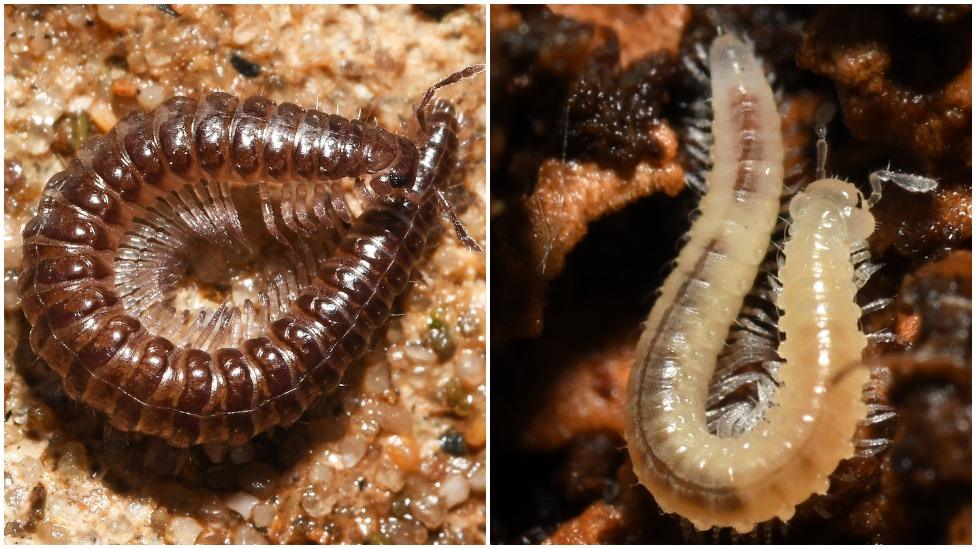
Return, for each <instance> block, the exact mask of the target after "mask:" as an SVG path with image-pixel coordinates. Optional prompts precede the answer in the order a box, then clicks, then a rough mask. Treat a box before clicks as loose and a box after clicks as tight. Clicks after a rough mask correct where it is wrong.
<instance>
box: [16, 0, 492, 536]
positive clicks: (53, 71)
mask: <svg viewBox="0 0 976 549" xmlns="http://www.w3.org/2000/svg"><path fill="white" fill-rule="evenodd" d="M4 16H5V20H6V21H5V22H6V32H7V35H6V37H5V50H4V60H5V67H6V70H5V75H4V76H5V79H4V89H5V104H4V113H5V116H4V125H5V129H6V134H5V141H4V148H5V156H4V160H5V180H4V182H5V190H6V194H5V203H4V214H5V217H4V231H5V232H4V244H5V247H4V266H5V296H4V297H5V325H6V329H5V334H4V336H5V340H4V341H5V356H4V358H5V363H4V366H5V367H4V397H5V398H4V414H5V415H4V417H5V423H4V452H5V457H4V487H5V490H4V495H5V506H4V511H5V513H4V517H5V526H4V539H5V541H6V542H8V543H164V542H167V543H193V542H198V543H224V542H236V543H265V542H272V543H275V542H279V543H283V542H293V543H295V542H298V543H303V542H304V543H316V542H321V543H336V542H346V543H367V542H369V543H431V542H441V543H483V542H484V540H485V526H486V524H485V490H486V486H485V484H486V470H485V466H486V463H485V462H486V458H485V443H486V432H485V401H486V395H485V335H484V333H485V306H486V304H485V281H484V278H485V256H484V255H483V254H477V253H474V252H471V251H469V250H466V249H465V248H463V247H462V246H461V245H460V244H459V243H458V242H457V240H456V239H455V238H454V236H453V232H452V231H450V230H444V231H442V233H441V234H440V235H439V236H437V237H436V238H435V243H436V248H435V249H434V250H433V251H432V252H431V253H430V254H429V256H428V258H427V259H426V260H425V261H424V263H423V264H422V266H421V268H420V273H419V276H418V277H417V278H418V283H417V284H416V285H415V286H414V287H413V288H412V289H411V290H410V291H409V293H408V294H407V295H406V296H405V297H404V298H403V299H402V300H401V305H400V311H401V312H402V315H400V316H397V317H395V319H394V320H393V321H392V322H391V323H390V326H389V328H388V329H387V331H386V332H385V333H384V334H383V335H382V336H380V340H379V341H377V342H376V344H375V345H374V351H373V352H371V353H370V354H369V355H368V356H367V358H366V359H365V360H364V361H363V364H362V365H361V367H359V368H353V370H356V371H355V372H353V373H352V375H351V376H349V378H348V379H347V380H346V382H347V383H346V384H345V385H344V386H343V388H342V389H341V390H340V391H339V392H338V393H337V394H336V395H335V396H333V397H331V398H327V399H322V400H323V401H324V402H322V403H321V404H320V405H318V406H316V407H315V408H314V409H313V410H310V411H309V412H308V413H307V414H306V416H305V417H303V419H302V420H301V421H300V422H299V423H297V424H296V425H295V426H293V427H290V428H288V429H276V430H273V431H271V432H269V433H266V434H263V435H260V436H258V437H256V438H255V439H253V440H252V441H250V442H249V443H246V444H244V445H243V446H240V447H234V448H229V447H226V446H224V445H207V446H205V447H196V448H191V449H189V450H176V449H174V448H171V447H169V446H167V445H166V444H165V443H162V442H161V441H158V440H155V439H152V438H151V437H140V436H137V435H136V436H133V435H127V434H124V433H119V432H117V431H114V430H112V429H110V428H107V427H106V424H105V422H104V420H103V419H102V418H100V417H98V416H97V415H95V414H93V413H92V412H90V411H89V410H88V409H87V408H84V407H81V406H78V405H77V404H75V403H73V402H72V401H71V400H70V399H68V398H67V397H66V396H65V395H64V393H63V391H62V389H61V387H60V381H59V379H58V378H57V376H56V375H54V374H53V373H52V372H51V371H50V370H49V369H48V368H47V367H46V365H44V364H43V363H41V362H39V361H38V360H37V359H36V357H34V355H33V354H32V353H31V351H30V349H29V345H28V344H27V340H26V336H27V330H28V326H27V324H26V321H25V320H24V318H23V315H22V314H21V312H20V309H19V305H18V304H17V301H16V291H15V287H16V278H17V273H18V270H19V268H20V259H21V252H20V244H21V242H20V237H19V234H20V232H21V230H22V227H23V225H24V223H26V222H27V220H29V219H30V217H31V215H32V213H33V210H34V207H35V205H36V203H37V200H38V198H39V196H40V193H41V190H42V189H43V185H44V183H45V182H46V181H47V179H48V178H49V177H50V176H51V175H52V174H54V173H56V172H57V171H59V170H60V169H62V166H63V165H64V162H65V160H66V159H67V158H70V155H71V153H72V152H73V150H74V149H75V148H76V147H77V146H78V145H79V144H80V143H81V142H82V141H83V140H84V139H85V138H86V137H87V136H89V135H92V134H94V133H98V132H104V131H107V130H109V129H111V127H112V126H113V125H114V123H115V122H116V121H117V120H118V119H119V118H120V117H121V116H124V115H125V114H126V113H128V112H130V111H132V110H133V109H137V108H141V109H152V108H155V107H156V106H157V105H158V104H159V103H160V102H161V101H163V100H164V99H166V98H168V97H170V96H172V95H177V94H183V95H189V96H194V97H199V96H200V95H202V94H204V93H206V92H209V91H215V90H222V91H229V92H231V93H234V94H237V95H239V96H247V95H251V94H257V93H260V94H264V95H266V96H268V97H270V98H271V99H273V100H275V101H291V102H293V103H297V104H298V105H302V106H306V107H314V106H318V107H319V108H321V109H322V110H326V111H334V110H336V109H338V112H339V113H340V114H342V115H344V116H347V117H350V118H352V117H356V116H357V114H358V113H359V112H360V109H368V110H369V111H370V112H371V113H372V114H373V115H374V116H375V119H376V121H377V123H378V124H379V125H380V126H383V127H385V128H388V129H391V130H394V131H397V132H400V133H409V132H411V131H412V130H413V128H412V126H411V125H412V123H413V120H412V110H411V109H412V105H414V104H415V103H416V101H417V100H418V98H419V96H420V95H421V94H422V93H423V91H424V90H425V89H426V87H428V86H429V85H430V84H431V83H433V82H435V81H437V80H438V79H439V78H440V77H442V76H443V75H445V74H447V73H449V72H452V71H454V70H456V69H458V68H460V67H463V66H466V65H470V64H473V63H481V62H484V47H485V36H484V28H485V16H486V15H485V12H484V9H483V8H481V7H471V8H461V9H455V10H438V11H433V12H432V11H421V10H419V9H413V8H410V7H406V6H386V7H370V6H363V7H352V8H348V7H340V6H315V7H288V6H252V7H235V6H226V7H207V6H175V7H172V8H168V7H167V8H165V9H163V8H158V7H153V6H141V7H119V8H110V7H105V6H102V7H98V8H97V9H96V8H86V7H80V6H66V7H51V8H29V7H6V8H5V11H4ZM483 78H484V77H481V76H479V77H477V78H474V79H471V80H470V81H465V82H463V83H461V84H458V85H455V86H452V87H451V88H449V89H446V90H444V95H445V96H446V97H449V98H452V99H453V100H454V101H455V103H456V104H457V106H458V109H459V111H461V112H463V113H464V115H465V123H464V127H463V134H464V137H466V138H467V139H468V140H469V143H468V145H467V146H466V148H465V150H464V152H463V154H464V157H465V162H464V164H463V168H462V172H463V173H462V177H461V178H460V179H461V185H460V188H459V189H458V192H456V193H453V194H454V195H457V196H458V197H459V204H460V206H461V208H462V211H461V219H462V221H463V222H464V223H465V225H466V227H467V229H468V231H469V232H470V233H471V234H472V235H473V236H475V238H476V239H477V240H479V241H480V242H481V243H484V242H485V208H484V204H485V190H484V188H485V185H484V182H485V170H484V139H483V133H484V102H485V96H484V79H483Z"/></svg>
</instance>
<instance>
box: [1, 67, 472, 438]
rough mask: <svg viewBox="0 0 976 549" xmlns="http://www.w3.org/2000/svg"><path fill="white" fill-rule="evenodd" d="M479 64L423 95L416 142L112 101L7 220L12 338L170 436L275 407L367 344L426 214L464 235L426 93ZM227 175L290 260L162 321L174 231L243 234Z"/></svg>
mask: <svg viewBox="0 0 976 549" xmlns="http://www.w3.org/2000/svg"><path fill="white" fill-rule="evenodd" d="M481 70H482V67H481V66H474V67H469V68H467V69H464V70H462V71H459V72H457V73H454V74H453V75H451V76H449V77H448V78H446V79H444V80H442V81H441V82H439V83H437V84H435V85H434V86H433V87H432V88H431V89H430V90H429V91H428V93H427V94H426V95H425V96H424V98H423V100H422V101H421V103H420V106H419V107H418V109H417V114H418V118H419V121H420V126H421V132H422V137H421V139H422V144H421V146H420V148H419V150H418V147H417V146H415V145H414V144H413V143H412V142H411V141H410V140H408V139H406V138H404V137H401V136H398V135H395V134H393V133H390V132H387V131H385V130H383V129H381V128H376V127H371V126H368V125H366V124H364V123H362V122H359V121H355V120H347V119H345V118H342V117H340V116H338V115H328V114H325V113H322V112H319V111H316V110H304V109H301V108H300V107H298V106H296V105H293V104H290V103H282V104H279V105H276V104H275V103H273V102H272V101H270V100H268V99H265V98H262V97H251V98H248V99H245V100H243V101H241V100H239V99H238V98H236V97H234V96H232V95H228V94H224V93H213V94H210V95H209V96H207V97H206V98H205V99H204V100H202V101H200V102H199V103H198V102H197V101H194V100H192V99H189V98H186V97H174V98H172V99H170V100H168V101H166V102H164V103H163V104H162V105H161V106H160V107H159V108H158V109H156V110H155V111H154V112H150V113H143V112H134V113H132V114H130V115H129V116H127V117H125V118H124V119H123V120H121V121H120V122H119V123H118V125H117V126H116V127H115V128H114V129H113V130H112V131H111V132H110V133H109V134H107V135H105V136H98V137H95V138H93V139H91V140H90V141H89V142H87V143H86V144H85V145H84V146H83V147H82V149H81V150H79V152H78V154H77V156H76V158H74V159H72V160H71V162H70V164H69V165H68V167H67V169H66V170H64V171H63V172H60V173H58V174H56V175H55V176H53V177H52V178H51V180H50V181H49V182H48V184H47V186H46V188H45V191H44V195H43V197H42V199H41V202H40V205H39V207H38V213H37V215H36V217H34V218H33V219H32V220H31V221H30V223H28V225H27V226H26V228H25V230H24V258H25V259H24V269H23V275H22V278H21V281H20V285H19V292H20V296H21V300H22V304H23V309H24V312H25V314H26V316H27V319H28V321H29V322H30V324H31V334H30V342H31V347H32V348H33V349H34V351H35V353H37V355H38V356H40V357H41V358H43V359H44V360H45V361H46V362H47V363H48V364H49V365H50V366H51V368H52V369H54V370H55V371H57V372H58V373H59V374H60V375H61V376H62V378H63V382H64V387H65V390H66V392H67V393H68V395H69V396H71V397H72V398H74V399H75V400H77V401H80V402H83V403H85V404H88V405H90V406H91V407H93V408H95V409H96V410H99V411H101V412H104V413H105V414H106V415H107V417H108V419H109V422H110V423H111V424H112V425H113V426H115V427H117V428H119V429H121V430H125V431H139V432H143V433H148V434H152V435H156V436H159V437H162V438H163V439H165V440H167V441H168V442H169V443H170V444H173V445H175V446H180V447H185V446H189V445H193V444H200V443H204V442H211V441H226V442H229V443H232V444H236V443H241V442H243V441H245V440H247V439H249V438H251V437H253V436H254V435H255V434H257V433H260V432H263V431H265V430H267V429H269V428H271V427H273V426H279V425H281V426H283V425H289V424H291V423H293V422H294V421H296V420H297V419H298V418H299V417H300V416H301V414H302V413H303V411H304V410H305V409H306V408H307V407H308V406H309V405H310V404H311V402H312V401H314V400H315V399H316V398H317V397H318V396H320V395H323V394H327V393H329V392H331V391H332V390H334V389H335V388H336V386H337V385H338V384H339V381H340V378H341V376H342V374H343V372H344V371H345V370H346V369H347V368H348V367H349V365H350V364H352V363H353V362H355V361H357V360H358V359H359V358H360V357H361V356H362V355H363V354H364V353H365V352H366V350H367V348H368V346H369V344H370V342H371V341H372V339H373V334H374V333H375V332H376V331H377V330H378V329H379V328H381V327H382V326H383V325H384V323H385V322H386V320H387V318H388V316H389V315H390V312H391V310H392V307H393V302H394V299H395V298H396V297H397V296H398V295H399V294H401V293H402V292H404V290H405V289H406V288H407V286H408V284H409V281H410V277H411V272H412V271H413V269H414V267H415V266H416V265H417V264H418V262H419V260H420V258H421V256H422V253H423V251H424V249H425V246H426V243H427V239H428V236H429V235H430V234H431V232H432V229H433V228H434V227H435V225H436V223H437V222H438V220H439V218H440V216H442V215H444V214H448V215H450V216H451V217H452V219H453V221H454V223H455V228H456V229H457V230H458V234H459V236H462V237H464V238H466V239H467V240H470V238H469V237H467V235H464V234H463V229H462V228H461V227H460V224H459V222H458V221H457V219H456V217H455V216H454V215H453V212H452V211H451V208H450V206H449V205H448V204H447V202H446V200H445V199H444V195H443V190H444V187H445V186H446V185H447V183H448V181H449V179H450V178H451V173H452V171H453V170H454V167H455V164H456V162H457V159H458V158H457V157H458V152H457V149H458V146H459V142H458V131H459V122H458V120H457V116H456V114H455V111H454V107H453V106H452V105H451V104H450V103H448V102H446V101H442V100H433V92H434V90H436V89H437V88H439V87H442V86H444V85H447V84H450V83H452V82H456V81H458V80H460V79H461V78H465V77H468V76H471V75H473V74H476V73H478V72H480V71H481ZM344 177H351V178H356V183H357V188H358V189H359V190H360V191H361V192H362V193H363V194H364V195H365V197H366V198H367V199H368V203H367V205H366V207H365V209H364V210H363V211H362V213H361V214H360V215H359V216H357V217H356V218H355V219H353V218H352V216H351V215H350V213H349V209H348V208H347V205H346V203H345V200H344V199H343V198H342V196H341V194H340V192H339V190H338V189H339V187H338V182H339V181H340V179H341V178H344ZM217 182H219V183H217ZM229 183H235V184H246V185H249V186H252V187H253V186H256V187H257V189H258V191H259V193H258V194H259V195H260V197H261V216H262V218H263V221H264V225H265V227H266V228H267V231H268V232H269V233H270V234H271V235H272V236H273V237H274V239H275V240H277V241H279V242H280V243H281V244H283V245H284V247H285V248H286V249H287V250H288V255H289V257H290V258H291V259H290V265H289V267H290V268H289V269H286V270H285V271H279V272H277V273H274V276H273V278H274V283H273V284H272V288H271V289H270V290H269V292H268V294H269V295H266V296H263V297H264V299H263V300H262V302H261V303H260V304H258V305H255V304H254V303H251V302H250V301H246V302H245V303H244V305H243V307H239V306H233V305H231V304H230V303H228V302H225V303H224V305H222V306H221V307H220V308H218V310H217V311H216V312H214V313H213V315H212V317H210V318H209V321H208V320H207V318H206V317H205V316H201V317H200V318H199V319H197V322H195V323H194V322H192V321H187V320H186V319H183V320H180V319H179V318H177V317H178V316H179V315H178V314H177V313H176V312H175V311H174V310H173V309H172V308H167V307H164V306H162V305H160V303H161V301H162V300H164V299H166V298H167V297H170V296H171V295H172V291H173V288H174V284H175V281H176V279H178V278H179V277H180V276H181V272H182V271H181V269H182V263H181V261H184V260H186V259H187V258H186V255H185V254H183V253H182V251H181V250H182V246H183V245H184V244H185V243H186V242H187V241H189V240H190V239H193V238H195V239H199V240H203V241H207V242H210V243H213V244H218V245H221V246H224V247H229V248H231V249H236V250H245V249H247V248H249V247H250V243H249V242H248V239H247V238H246V236H245V234H244V231H243V229H242V227H241V222H240V219H239V218H238V214H237V211H236V209H235V206H234V203H233V201H232V200H231V196H230V192H229V187H228V184H229ZM272 187H274V188H279V187H280V193H281V197H282V199H281V203H280V212H278V214H279V215H280V218H281V219H282V220H283V221H284V225H285V227H286V229H283V228H281V227H279V226H278V223H277V221H276V219H275V211H274V209H273V207H272V206H271V203H270V199H269V195H270V193H271V190H272ZM310 203H311V207H310V208H309V204H310ZM309 209H311V211H309ZM329 231H331V233H332V234H335V235H336V236H335V237H334V239H333V240H334V242H332V243H329V242H327V240H328V238H326V233H328V232H329ZM471 242H473V241H471ZM466 243H467V242H466ZM469 247H476V244H469ZM330 248H332V249H331V255H330V256H328V257H326V254H327V252H328V251H329V249H330Z"/></svg>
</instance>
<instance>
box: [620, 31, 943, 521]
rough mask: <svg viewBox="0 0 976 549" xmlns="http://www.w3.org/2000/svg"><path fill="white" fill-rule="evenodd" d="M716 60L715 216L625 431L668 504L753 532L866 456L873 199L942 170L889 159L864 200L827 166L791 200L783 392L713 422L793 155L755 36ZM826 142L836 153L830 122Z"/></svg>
mask: <svg viewBox="0 0 976 549" xmlns="http://www.w3.org/2000/svg"><path fill="white" fill-rule="evenodd" d="M710 64H711V70H712V78H713V84H712V89H713V108H714V112H715V121H714V124H713V132H714V140H715V141H714V145H713V149H712V160H713V165H714V167H713V170H712V172H711V174H710V175H709V177H708V191H707V193H706V195H705V196H704V197H703V199H702V204H701V217H699V219H698V220H697V221H696V222H695V224H694V226H693V227H692V229H691V232H690V239H689V242H688V244H687V245H686V246H685V248H684V249H682V251H681V253H680V255H679V257H678V261H677V266H676V268H675V270H674V272H672V273H671V275H670V276H669V277H668V279H667V280H666V281H665V283H664V286H663V288H662V292H661V296H660V297H659V299H658V301H657V303H656V304H655V306H654V308H653V310H652V311H651V314H650V316H649V318H648V321H647V326H646V329H645V331H644V333H643V334H642V337H641V340H640V343H639V344H638V347H637V352H636V359H635V364H634V367H633V370H632V371H631V376H630V380H629V385H628V396H627V411H626V415H625V420H626V425H625V437H626V439H627V443H628V448H629V451H630V455H631V458H632V460H633V462H634V470H635V472H636V474H637V477H638V478H639V480H640V482H641V483H642V484H643V485H644V486H645V487H647V488H648V490H650V492H651V494H652V495H653V496H654V499H655V500H656V501H657V503H658V504H659V505H660V507H661V508H662V509H663V510H664V511H666V512H670V513H677V514H679V515H681V516H682V517H684V518H686V519H688V520H689V521H690V522H691V523H692V524H694V525H695V527H696V528H698V529H700V530H705V529H709V528H712V527H716V526H718V527H732V528H734V529H736V530H737V531H739V532H748V531H750V530H752V529H753V528H754V527H755V526H756V524H758V523H761V522H764V521H768V520H771V519H773V518H780V519H782V520H788V519H789V518H790V517H792V516H793V514H794V511H795V507H796V505H798V504H799V503H801V502H803V501H804V500H806V499H807V498H809V497H810V495H811V494H814V493H825V492H826V491H827V489H828V487H829V475H830V474H831V473H832V472H833V471H834V469H835V468H836V467H837V465H838V463H839V462H840V461H841V460H843V459H845V458H848V457H851V456H852V455H853V454H854V445H853V440H852V439H853V435H854V431H855V428H856V426H857V424H858V422H859V421H860V420H862V419H863V418H864V417H865V415H866V412H867V410H866V406H865V405H864V404H863V403H862V388H863V386H864V384H865V383H866V382H867V380H868V376H869V372H868V369H867V368H864V367H861V364H862V362H861V361H862V356H861V355H862V351H863V350H864V348H865V346H866V344H867V336H865V335H864V334H863V333H862V332H861V331H860V329H859V327H858V320H859V318H860V316H861V309H860V307H859V306H858V305H857V303H856V302H855V294H856V293H857V289H858V288H859V287H860V285H861V284H862V283H863V281H864V280H865V279H866V278H867V277H868V276H869V275H870V273H871V272H872V269H874V268H875V266H873V265H871V264H870V263H867V262H866V261H865V260H864V259H865V257H866V255H867V252H866V242H865V241H866V239H867V237H868V236H869V235H870V234H871V233H872V232H873V230H874V218H873V216H872V215H871V213H870V212H869V211H868V208H869V207H870V206H871V205H872V204H873V203H874V201H876V200H877V199H878V198H879V197H880V194H879V193H878V192H877V190H878V189H879V188H880V184H881V182H882V181H883V180H886V179H887V180H891V181H894V182H896V183H898V184H899V185H900V186H902V187H905V188H907V189H909V190H913V191H924V190H929V188H930V187H931V181H930V180H927V179H924V178H917V177H914V176H906V175H904V174H896V173H894V172H888V171H884V172H878V173H875V174H872V177H871V183H872V187H874V188H875V191H876V192H875V193H874V194H873V195H872V197H871V199H868V200H865V199H864V198H863V197H862V196H861V193H860V192H859V191H858V190H857V188H856V187H855V186H854V185H852V184H850V183H847V182H844V181H840V180H837V179H826V178H824V177H823V175H822V173H821V174H818V177H820V180H818V181H816V182H814V183H812V184H810V185H809V186H808V187H807V188H806V189H805V190H804V191H803V192H801V193H799V194H798V195H797V196H795V197H794V198H793V199H792V201H791V202H790V208H789V213H790V223H791V225H790V229H789V236H788V241H787V243H786V246H785V249H784V256H785V262H784V263H783V266H782V269H781V270H780V273H779V278H780V280H781V281H782V288H781V289H780V291H779V292H778V294H777V296H776V306H777V307H778V308H779V309H780V310H782V311H783V315H782V317H781V319H780V322H779V330H780V331H781V332H782V333H783V334H784V336H785V341H784V342H783V343H782V344H781V345H780V348H779V349H778V352H779V354H780V356H781V357H782V359H783V361H782V363H781V365H780V367H779V368H778V370H777V371H776V382H777V383H776V384H777V385H778V389H777V391H776V392H775V395H774V396H773V401H774V404H773V405H772V406H771V407H769V408H767V409H766V412H765V416H764V417H763V418H762V420H761V421H759V422H757V423H756V424H755V425H753V426H752V428H751V429H748V430H747V431H745V432H742V433H740V434H738V435H737V436H729V437H723V436H720V435H718V434H714V433H713V432H711V431H710V430H709V427H708V417H707V414H706V407H707V400H708V388H709V381H710V380H711V378H712V376H713V373H714V371H715V367H716V361H717V358H718V356H719V354H720V353H721V352H722V350H723V346H724V344H725V341H726V336H727V335H728V333H729V327H730V325H732V324H733V323H734V322H735V321H736V318H737V315H738V314H739V312H740V307H741V306H742V303H743V299H744V297H745V295H746V294H747V293H748V292H749V290H750V287H751V285H752V284H753V281H754V279H755V276H756V274H757V271H758V269H759V265H760V263H761V261H762V258H763V255H764V253H765V250H766V248H767V245H768V244H769V239H770V232H771V230H772V229H773V226H774V224H775V219H776V211H777V209H778V208H779V196H780V190H781V189H782V172H781V167H782V158H783V156H782V155H783V153H782V145H781V137H780V128H779V117H778V116H777V114H776V106H775V103H774V101H773V97H772V92H771V90H770V89H769V86H768V84H767V83H766V82H765V80H764V79H763V76H762V72H761V70H760V69H759V66H758V64H757V63H756V61H755V59H754V58H753V57H752V55H751V53H750V52H749V51H748V49H747V48H746V47H745V46H744V45H743V44H742V43H741V42H739V41H738V40H736V39H735V38H734V37H732V36H729V35H725V36H721V37H719V38H717V39H716V40H715V42H714V43H713V45H712V48H711V54H710ZM745 98H750V99H745ZM749 120H754V122H752V123H749V122H746V121H749ZM820 144H821V147H820V150H821V154H823V153H824V152H825V142H824V141H823V137H822V136H821V142H820ZM822 165H823V161H822V160H821V162H820V166H822ZM818 171H821V170H818ZM750 175H752V177H749V176H750ZM744 183H745V184H744Z"/></svg>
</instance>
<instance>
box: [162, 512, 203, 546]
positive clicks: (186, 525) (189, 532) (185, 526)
mask: <svg viewBox="0 0 976 549" xmlns="http://www.w3.org/2000/svg"><path fill="white" fill-rule="evenodd" d="M201 532H203V527H202V526H200V523H198V522H197V521H196V520H194V519H192V518H190V517H173V518H172V519H170V521H169V524H167V525H166V533H165V534H164V536H165V538H166V541H167V542H168V543H175V544H177V545H190V544H192V543H194V542H195V541H196V540H197V537H198V536H199V535H200V533H201Z"/></svg>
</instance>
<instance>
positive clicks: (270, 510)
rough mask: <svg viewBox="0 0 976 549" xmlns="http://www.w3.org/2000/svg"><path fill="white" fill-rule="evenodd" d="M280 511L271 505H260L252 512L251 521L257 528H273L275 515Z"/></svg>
mask: <svg viewBox="0 0 976 549" xmlns="http://www.w3.org/2000/svg"><path fill="white" fill-rule="evenodd" d="M277 512H278V510H277V509H276V508H275V506H274V505H271V504H270V503H259V504H257V505H255V506H254V509H252V510H251V520H252V522H253V523H254V526H255V527H257V528H267V527H268V526H271V521H273V520H274V517H275V513H277Z"/></svg>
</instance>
